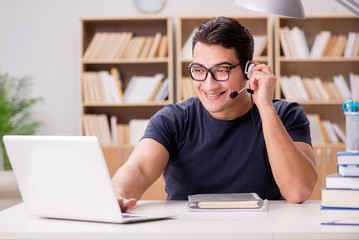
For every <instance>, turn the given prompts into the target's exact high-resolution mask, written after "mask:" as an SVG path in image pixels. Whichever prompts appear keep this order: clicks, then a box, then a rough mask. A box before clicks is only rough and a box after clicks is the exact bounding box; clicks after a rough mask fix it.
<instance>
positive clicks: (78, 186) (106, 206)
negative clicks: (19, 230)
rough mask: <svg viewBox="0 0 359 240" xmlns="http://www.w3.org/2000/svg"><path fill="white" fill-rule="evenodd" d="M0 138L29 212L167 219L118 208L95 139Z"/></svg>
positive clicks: (133, 219)
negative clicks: (122, 210) (131, 212)
mask: <svg viewBox="0 0 359 240" xmlns="http://www.w3.org/2000/svg"><path fill="white" fill-rule="evenodd" d="M3 140H4V143H5V148H6V151H7V153H8V156H9V159H10V163H11V165H12V167H13V171H14V173H15V176H16V179H17V182H18V185H19V189H20V192H21V195H22V198H23V200H24V204H25V205H26V208H27V209H28V211H29V213H30V214H31V215H36V216H40V217H46V218H60V219H73V220H85V221H97V222H111V223H128V222H138V221H149V220H158V219H165V218H169V217H171V216H169V215H166V216H163V215H153V216H152V215H151V216H148V215H139V214H124V213H122V212H121V209H120V206H119V204H118V201H117V198H116V196H115V193H114V190H113V187H112V182H111V178H110V175H109V171H108V169H107V165H106V162H105V159H104V156H103V153H102V149H101V147H100V144H99V142H98V140H97V138H96V137H87V136H86V137H85V136H16V135H13V136H10V135H7V136H4V138H3Z"/></svg>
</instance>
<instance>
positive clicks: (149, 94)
mask: <svg viewBox="0 0 359 240" xmlns="http://www.w3.org/2000/svg"><path fill="white" fill-rule="evenodd" d="M163 79H164V74H162V73H158V74H156V75H154V76H132V78H131V80H130V82H129V84H128V86H127V88H126V89H125V92H124V95H123V101H124V102H135V103H139V102H147V101H150V100H151V98H153V97H154V94H155V92H156V90H157V91H158V90H159V85H160V84H162V80H163Z"/></svg>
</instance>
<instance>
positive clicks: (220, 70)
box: [188, 63, 240, 81]
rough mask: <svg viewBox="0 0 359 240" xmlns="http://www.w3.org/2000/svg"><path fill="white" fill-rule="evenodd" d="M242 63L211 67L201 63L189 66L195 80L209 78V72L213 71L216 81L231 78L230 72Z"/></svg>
mask: <svg viewBox="0 0 359 240" xmlns="http://www.w3.org/2000/svg"><path fill="white" fill-rule="evenodd" d="M239 65H240V64H236V65H231V66H220V65H218V66H217V65H216V66H213V67H211V68H206V67H204V66H202V65H199V64H192V63H191V64H190V65H189V66H188V70H189V73H190V74H191V77H192V79H193V80H195V81H204V80H206V78H207V75H208V72H210V73H211V75H212V77H213V79H214V80H216V81H227V80H228V79H229V73H230V71H231V70H232V69H234V68H236V67H238V66H239Z"/></svg>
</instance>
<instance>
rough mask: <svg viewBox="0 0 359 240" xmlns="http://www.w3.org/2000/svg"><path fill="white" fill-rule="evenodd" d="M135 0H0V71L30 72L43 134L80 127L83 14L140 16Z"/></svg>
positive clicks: (227, 5) (172, 7)
mask: <svg viewBox="0 0 359 240" xmlns="http://www.w3.org/2000/svg"><path fill="white" fill-rule="evenodd" d="M303 5H304V8H305V11H306V13H307V14H317V13H324V14H332V13H349V12H348V11H347V10H346V9H344V8H343V7H341V6H340V5H338V4H337V3H336V2H334V0H303ZM247 13H250V14H251V13H253V12H250V11H247V10H244V9H241V8H239V7H236V6H235V5H234V0H167V4H166V7H165V8H164V9H163V11H162V12H161V13H160V14H161V15H171V16H173V18H174V19H176V17H177V16H179V15H192V14H213V15H226V14H228V15H235V14H247ZM138 15H141V14H140V13H139V12H138V11H137V9H136V8H135V6H134V3H133V0H0V71H1V72H7V73H9V74H11V75H13V76H17V77H23V76H25V75H28V76H31V77H33V79H34V83H35V86H34V92H33V95H34V96H42V97H43V98H44V99H45V102H44V104H41V105H39V106H38V107H37V108H36V109H35V110H36V114H37V118H39V119H42V120H43V122H44V123H45V124H44V126H43V127H42V128H41V130H40V132H39V133H40V134H45V135H78V134H79V133H80V110H81V108H80V88H79V76H80V73H79V72H80V64H79V59H80V56H79V53H80V50H79V45H80V44H79V43H80V21H79V19H80V18H81V17H93V16H138Z"/></svg>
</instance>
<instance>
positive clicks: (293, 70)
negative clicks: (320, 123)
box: [274, 15, 359, 130]
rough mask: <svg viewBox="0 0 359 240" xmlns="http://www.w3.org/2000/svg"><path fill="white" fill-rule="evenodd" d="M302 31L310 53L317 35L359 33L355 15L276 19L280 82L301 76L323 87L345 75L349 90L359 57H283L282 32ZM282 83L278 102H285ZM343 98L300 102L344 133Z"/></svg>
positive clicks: (357, 20) (276, 65) (276, 57)
mask: <svg viewBox="0 0 359 240" xmlns="http://www.w3.org/2000/svg"><path fill="white" fill-rule="evenodd" d="M284 27H288V28H290V29H292V28H294V27H299V28H300V29H303V31H304V33H305V40H306V42H307V45H308V48H309V50H311V49H312V47H313V45H314V42H315V38H316V35H317V34H318V33H320V32H322V31H323V30H327V31H330V33H331V35H332V36H333V35H337V36H339V35H344V36H347V35H348V33H349V32H358V33H359V18H358V17H356V16H354V15H309V16H307V17H306V19H305V20H299V19H293V18H287V17H276V19H275V35H274V38H275V39H274V41H275V73H276V76H277V78H278V79H280V78H281V77H283V76H292V75H298V76H300V77H301V78H303V77H305V78H310V79H313V78H316V77H319V78H320V80H321V82H322V83H323V84H327V83H329V82H333V77H334V76H337V75H340V74H341V75H343V77H344V79H345V81H346V84H347V86H349V85H350V84H349V73H355V74H359V68H358V67H359V56H356V57H344V56H320V57H288V56H285V55H284V53H283V48H282V46H281V42H280V29H281V28H284ZM280 84H281V83H280V81H277V88H276V95H275V97H276V98H279V99H284V95H283V91H282V89H281V85H280ZM344 100H345V99H344V98H343V97H337V98H329V99H324V98H321V99H309V100H298V101H297V102H299V103H300V104H301V105H302V107H303V108H304V110H305V111H306V112H307V113H313V114H315V113H319V115H320V117H321V118H322V119H328V120H330V121H332V122H335V123H337V124H338V125H339V126H340V127H341V128H342V129H343V130H345V119H344V114H343V110H342V107H341V104H342V103H343V102H344Z"/></svg>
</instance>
